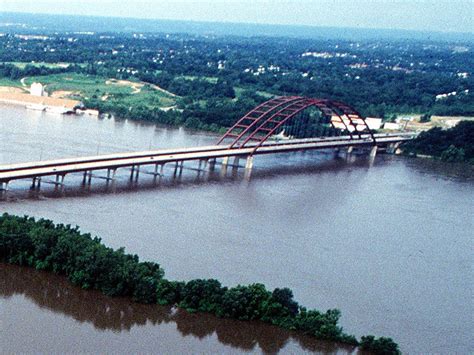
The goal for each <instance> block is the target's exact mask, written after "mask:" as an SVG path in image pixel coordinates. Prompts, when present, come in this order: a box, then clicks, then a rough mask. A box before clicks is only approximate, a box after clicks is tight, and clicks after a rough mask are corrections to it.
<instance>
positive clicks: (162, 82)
mask: <svg viewBox="0 0 474 355" xmlns="http://www.w3.org/2000/svg"><path fill="white" fill-rule="evenodd" d="M35 34H37V35H38V34H39V35H41V32H37V33H35ZM471 51H472V50H471V46H470V44H469V43H466V44H464V43H456V44H455V43H445V42H439V43H437V42H429V43H427V42H423V41H396V40H392V41H388V40H382V39H380V40H374V39H372V40H365V41H357V42H354V41H349V40H342V39H340V40H335V39H331V40H326V39H290V38H268V37H250V38H249V37H226V36H220V37H219V36H196V35H190V34H159V33H146V34H127V33H91V34H81V33H61V32H58V33H56V34H51V33H49V34H47V35H44V34H43V36H40V37H39V38H34V37H33V38H28V39H25V38H24V37H22V36H19V35H17V34H14V33H6V35H5V36H3V37H0V63H2V62H3V63H5V64H3V65H2V64H0V78H9V79H15V80H18V79H20V78H22V77H29V76H38V75H43V76H45V75H50V74H57V73H61V72H70V73H77V74H82V75H91V76H97V77H101V78H103V79H104V80H106V79H108V78H115V79H127V80H134V81H141V82H143V83H148V84H150V85H158V86H160V87H162V88H164V89H166V90H168V91H170V92H172V93H174V94H176V95H178V96H177V97H176V104H177V110H176V111H174V112H167V113H166V114H163V113H162V112H157V111H159V110H158V109H159V108H160V103H159V102H158V103H155V104H154V103H150V102H147V103H140V102H133V103H131V102H129V101H127V100H126V99H125V98H124V97H122V98H120V97H118V96H117V97H116V98H117V100H115V101H114V100H112V101H113V102H109V101H102V100H101V96H100V95H96V97H92V96H91V95H83V99H84V101H85V103H86V105H87V106H88V107H90V108H98V109H99V110H101V111H103V112H113V113H116V114H118V115H120V116H124V117H129V118H139V119H146V120H149V121H155V122H160V123H171V124H177V125H186V126H188V127H191V128H204V129H211V130H216V129H217V128H218V127H226V126H229V125H230V124H231V123H233V122H234V121H235V120H236V119H237V118H238V117H239V116H240V115H241V114H242V113H244V112H245V111H246V110H248V109H249V108H251V107H254V106H255V105H256V104H257V103H259V102H262V101H264V100H265V99H266V98H268V97H269V96H272V95H304V96H310V97H322V98H332V99H337V100H341V101H344V102H347V103H348V104H350V105H352V106H354V107H356V108H357V109H358V110H359V111H361V113H362V114H364V115H366V116H379V117H385V118H388V117H389V116H390V115H393V114H400V113H404V114H411V113H422V114H433V115H474V100H473V95H474V94H473V92H474V91H473V90H474V89H473V88H474V85H473V83H474V82H473V78H472V76H471V74H472V72H473V71H474V59H473V58H474V57H473V56H472V53H471ZM32 61H34V62H35V63H34V64H30V65H25V63H31V62H32ZM10 63H13V64H10ZM36 63H50V65H40V64H36ZM57 63H66V65H67V64H68V63H69V66H67V67H57V66H55V65H54V64H57ZM19 64H22V65H19ZM129 96H130V95H129ZM437 96H438V97H437ZM162 106H165V105H162Z"/></svg>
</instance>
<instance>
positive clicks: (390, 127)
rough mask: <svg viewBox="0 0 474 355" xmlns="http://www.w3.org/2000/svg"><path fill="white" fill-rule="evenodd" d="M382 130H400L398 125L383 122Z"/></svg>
mask: <svg viewBox="0 0 474 355" xmlns="http://www.w3.org/2000/svg"><path fill="white" fill-rule="evenodd" d="M383 129H389V130H398V129H400V125H399V124H398V123H393V122H385V123H384V125H383Z"/></svg>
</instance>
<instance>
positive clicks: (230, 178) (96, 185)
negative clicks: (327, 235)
mask: <svg viewBox="0 0 474 355" xmlns="http://www.w3.org/2000/svg"><path fill="white" fill-rule="evenodd" d="M281 156H282V157H283V159H281V160H276V159H274V158H273V159H267V157H265V156H263V157H260V156H259V157H258V159H259V160H257V161H256V164H255V166H254V168H253V169H252V171H251V173H250V175H248V173H246V171H245V169H244V167H243V166H242V165H239V166H238V167H237V166H234V165H232V164H231V163H230V164H229V165H228V166H227V168H223V167H222V165H221V164H216V166H215V169H214V170H213V171H210V170H209V169H207V170H201V171H199V169H198V168H197V166H196V165H193V164H192V163H186V164H185V166H184V168H183V170H182V171H181V172H179V168H178V171H176V172H175V171H174V166H171V165H170V166H167V167H166V169H165V171H164V175H163V176H162V177H161V178H160V177H153V176H152V175H150V171H146V169H143V171H142V172H141V173H140V175H139V178H138V179H133V180H131V179H130V177H129V175H130V173H129V172H128V171H127V170H126V169H122V171H120V170H119V171H118V173H117V180H116V181H115V182H110V181H107V180H104V179H101V178H100V177H99V178H93V179H92V184H91V185H88V184H84V183H83V182H82V174H81V175H78V174H71V175H68V176H67V177H66V183H65V185H64V186H62V187H61V186H57V185H53V184H47V183H43V184H42V185H41V188H40V189H31V188H30V185H31V182H30V181H21V182H17V183H16V184H15V185H14V186H12V187H11V188H10V190H9V191H1V192H0V203H2V202H21V201H22V200H26V199H28V200H43V199H50V198H51V199H54V198H75V197H87V196H91V195H97V194H99V195H100V194H126V193H132V192H136V191H153V190H155V191H157V192H158V191H160V190H165V189H168V190H169V189H176V188H186V187H196V186H206V185H213V184H222V183H231V184H252V183H253V182H256V181H262V180H269V181H270V180H272V179H278V178H284V177H291V176H296V175H315V176H317V175H318V174H324V173H336V174H337V173H347V172H350V171H352V170H364V169H368V168H369V167H370V166H371V164H372V163H371V162H369V160H368V158H367V157H366V156H362V157H356V156H355V155H354V156H350V157H349V158H347V157H336V158H334V153H333V152H331V153H327V154H324V153H323V154H322V153H321V152H303V153H301V152H295V153H286V154H282V155H281ZM150 169H151V168H150ZM150 169H149V170H150ZM12 185H13V184H12Z"/></svg>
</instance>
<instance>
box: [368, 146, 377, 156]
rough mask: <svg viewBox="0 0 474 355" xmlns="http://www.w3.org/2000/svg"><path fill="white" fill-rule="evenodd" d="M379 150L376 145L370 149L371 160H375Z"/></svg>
mask: <svg viewBox="0 0 474 355" xmlns="http://www.w3.org/2000/svg"><path fill="white" fill-rule="evenodd" d="M377 149H378V148H377V146H376V145H374V146H373V147H372V149H370V154H369V156H370V158H372V159H373V158H375V156H376V155H377Z"/></svg>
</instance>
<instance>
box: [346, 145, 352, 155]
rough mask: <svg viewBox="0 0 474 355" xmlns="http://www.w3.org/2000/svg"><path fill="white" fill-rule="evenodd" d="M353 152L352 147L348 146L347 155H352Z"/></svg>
mask: <svg viewBox="0 0 474 355" xmlns="http://www.w3.org/2000/svg"><path fill="white" fill-rule="evenodd" d="M353 150H354V147H353V146H350V147H348V148H347V154H352V151H353Z"/></svg>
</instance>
